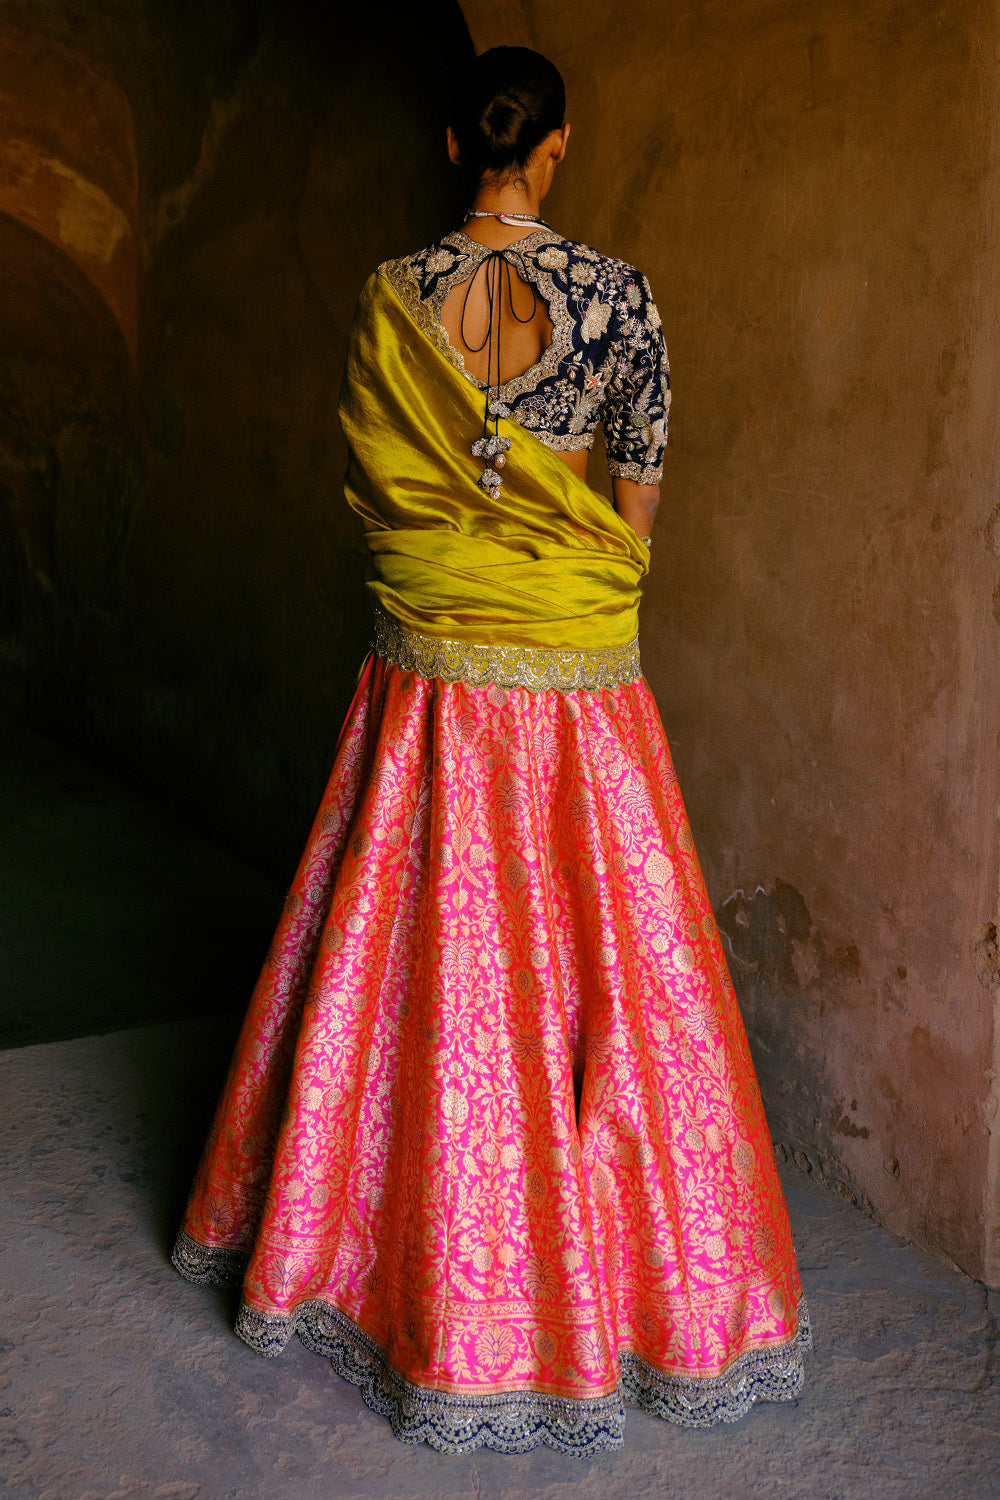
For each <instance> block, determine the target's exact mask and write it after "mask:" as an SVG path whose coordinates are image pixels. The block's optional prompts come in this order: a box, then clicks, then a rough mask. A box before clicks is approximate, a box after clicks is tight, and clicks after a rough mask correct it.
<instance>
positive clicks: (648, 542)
mask: <svg viewBox="0 0 1000 1500" xmlns="http://www.w3.org/2000/svg"><path fill="white" fill-rule="evenodd" d="M639 540H640V542H641V543H642V545H643V546H644V547H645V549H646V551H647V552H652V550H653V538H652V537H651V536H641V537H640V538H639Z"/></svg>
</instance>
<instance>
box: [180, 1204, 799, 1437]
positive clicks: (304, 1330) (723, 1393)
mask: <svg viewBox="0 0 1000 1500" xmlns="http://www.w3.org/2000/svg"><path fill="white" fill-rule="evenodd" d="M172 1259H173V1263H174V1265H175V1266H176V1268H177V1270H178V1271H179V1272H180V1273H181V1275H182V1276H184V1277H185V1278H186V1279H187V1280H188V1281H192V1282H195V1283H196V1284H199V1285H209V1284H211V1285H215V1286H233V1285H238V1284H239V1282H240V1281H241V1280H242V1276H243V1272H244V1270H245V1268H246V1264H247V1261H248V1260H249V1255H248V1254H247V1252H245V1251H239V1250H227V1249H223V1248H221V1247H212V1246H206V1245H199V1244H198V1243H197V1242H196V1241H195V1240H192V1239H191V1238H190V1236H188V1235H187V1234H185V1233H184V1231H183V1230H182V1231H181V1233H180V1234H179V1235H178V1236H177V1243H176V1245H175V1246H174V1252H173V1257H172ZM236 1332H237V1334H238V1335H239V1337H240V1338H241V1339H243V1341H244V1343H246V1344H248V1345H249V1346H250V1348H251V1349H255V1350H256V1351H257V1352H258V1353H259V1354H263V1355H265V1356H268V1357H273V1356H274V1355H277V1354H280V1353H281V1351H282V1349H284V1347H285V1345H286V1344H287V1343H288V1340H289V1339H290V1338H291V1337H292V1335H293V1334H298V1336H299V1338H300V1339H301V1341H302V1343H303V1344H304V1345H305V1346H306V1348H307V1349H310V1350H312V1352H313V1353H314V1354H321V1355H323V1356H324V1357H325V1358H327V1359H329V1360H330V1362H331V1364H332V1365H333V1367H334V1369H335V1370H336V1371H337V1373H338V1374H339V1375H342V1376H343V1377H344V1378H345V1379H346V1380H349V1381H350V1382H351V1383H352V1384H353V1385H356V1386H357V1387H358V1389H359V1390H360V1392H361V1395H362V1398H363V1399H364V1401H365V1403H366V1405H368V1406H369V1407H370V1408H371V1409H372V1411H374V1412H376V1413H377V1414H378V1415H379V1416H382V1417H385V1418H387V1419H388V1421H389V1423H390V1425H391V1427H392V1430H393V1432H394V1433H395V1434H396V1436H397V1437H398V1438H400V1439H401V1440H402V1441H403V1442H404V1443H421V1442H424V1443H428V1444H429V1445H430V1446H431V1447H432V1448H436V1449H437V1450H438V1451H439V1452H441V1453H471V1452H472V1451H473V1450H474V1449H476V1448H492V1449H494V1450H496V1451H497V1452H499V1453H526V1452H528V1450H529V1449H531V1448H535V1447H538V1446H539V1445H540V1444H547V1445H548V1446H549V1447H550V1448H555V1449H556V1450H557V1451H558V1452H560V1453H568V1454H572V1455H573V1456H574V1457H577V1458H587V1457H589V1456H590V1455H591V1454H594V1453H599V1452H601V1451H602V1450H603V1449H608V1448H620V1447H621V1445H622V1441H623V1436H624V1426H625V1405H626V1403H628V1404H630V1405H632V1406H635V1407H638V1408H639V1409H640V1410H642V1411H646V1412H649V1413H650V1414H651V1415H653V1416H656V1417H661V1418H663V1420H665V1421H667V1422H674V1423H677V1424H679V1425H680V1426H682V1427H713V1426H715V1425H716V1424H717V1423H719V1422H738V1421H739V1420H740V1418H742V1417H744V1416H746V1414H747V1412H748V1411H749V1410H750V1408H751V1407H752V1406H754V1405H755V1404H756V1403H757V1402H758V1401H794V1400H795V1398H796V1397H797V1396H798V1395H799V1393H800V1391H801V1390H802V1384H803V1380H804V1373H805V1372H804V1369H803V1357H804V1355H805V1353H806V1351H807V1350H808V1349H810V1348H811V1347H812V1334H811V1331H810V1324H809V1314H808V1310H807V1308H806V1304H805V1300H804V1299H803V1300H801V1301H800V1302H799V1306H798V1331H797V1332H796V1334H795V1337H794V1338H793V1339H792V1340H791V1342H790V1343H787V1344H781V1345H779V1346H778V1347H772V1348H768V1349H751V1350H748V1351H747V1353H746V1354H741V1355H740V1356H739V1358H738V1359H737V1360H735V1361H734V1363H733V1364H732V1365H730V1367H729V1369H728V1370H725V1371H723V1373H722V1374H720V1375H711V1376H703V1377H700V1376H691V1375H668V1374H665V1373H664V1372H663V1371H662V1370H657V1369H656V1368H654V1366H652V1365H650V1364H648V1363H647V1362H646V1360H644V1359H642V1358H641V1357H640V1356H639V1355H638V1354H634V1353H633V1352H632V1351H631V1350H623V1351H622V1353H621V1355H620V1357H619V1364H620V1367H621V1379H620V1381H619V1384H618V1388H617V1390H615V1391H613V1392H611V1394H610V1395H607V1396H599V1397H593V1398H572V1397H562V1396H548V1395H545V1394H542V1393H535V1392H530V1391H516V1392H501V1393H498V1394H492V1395H458V1394H454V1393H452V1392H448V1391H435V1390H430V1389H428V1388H427V1387H426V1386H418V1385H414V1384H413V1383H412V1382H411V1381H409V1380H406V1379H404V1377H403V1376H402V1375H400V1374H399V1373H398V1372H397V1371H396V1370H394V1369H393V1368H392V1366H391V1365H390V1363H389V1361H388V1359H387V1357H386V1355H385V1353H384V1351H383V1350H382V1349H381V1348H380V1347H379V1345H378V1344H376V1342H375V1341H374V1339H372V1338H371V1337H370V1336H369V1335H368V1334H366V1333H364V1332H363V1330H362V1329H360V1328H359V1327H358V1326H357V1324H356V1323H354V1322H352V1321H351V1319H350V1318H349V1317H347V1315H346V1314H345V1313H342V1312H341V1311H340V1310H339V1308H336V1307H333V1306H331V1305H330V1304H329V1303H326V1302H321V1301H312V1302H303V1303H301V1304H300V1305H299V1306H298V1307H297V1308H296V1309H295V1311H294V1313H292V1314H291V1315H288V1316H286V1315H280V1314H269V1313H260V1312H256V1311H255V1310H254V1309H253V1308H251V1307H248V1306H247V1305H246V1303H245V1302H241V1304H240V1310H239V1313H238V1314H237V1318H236Z"/></svg>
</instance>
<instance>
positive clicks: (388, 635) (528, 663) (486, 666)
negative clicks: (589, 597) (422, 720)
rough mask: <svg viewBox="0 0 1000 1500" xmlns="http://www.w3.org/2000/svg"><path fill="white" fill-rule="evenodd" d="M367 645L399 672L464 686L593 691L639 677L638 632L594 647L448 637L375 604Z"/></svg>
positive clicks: (615, 685)
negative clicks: (623, 642) (410, 624)
mask: <svg viewBox="0 0 1000 1500" xmlns="http://www.w3.org/2000/svg"><path fill="white" fill-rule="evenodd" d="M373 647H374V650H375V652H376V655H378V656H381V657H383V658H384V659H385V660H386V661H391V662H392V663H394V665H395V666H397V667H402V669H403V671H404V672H416V673H417V675H418V676H420V677H438V678H440V679H441V680H442V681H443V682H466V683H468V684H469V686H470V687H488V686H489V685H490V684H492V685H493V686H495V687H502V688H514V687H523V688H528V689H529V690H530V691H532V692H536V693H541V692H550V691H553V690H555V691H557V692H564V693H568V692H581V691H582V692H587V691H589V692H597V691H599V690H600V689H602V688H616V687H620V686H621V685H622V683H625V682H638V680H639V678H640V677H641V676H642V668H641V666H640V663H639V641H638V637H637V638H636V639H635V640H633V641H630V642H629V643H628V645H627V646H608V647H605V648H604V649H601V650H595V651H574V650H570V649H568V648H567V649H564V648H560V647H551V648H543V647H531V646H501V645H493V644H487V643H486V642H478V641H453V640H446V639H444V638H442V637H439V636H434V635H422V634H420V633H419V632H418V631H415V630H407V629H406V627H405V626H403V625H401V624H400V623H399V621H398V620H396V619H394V617H393V616H392V615H390V614H387V613H386V611H385V610H384V609H381V608H380V607H379V606H378V605H376V606H375V621H374V637H373Z"/></svg>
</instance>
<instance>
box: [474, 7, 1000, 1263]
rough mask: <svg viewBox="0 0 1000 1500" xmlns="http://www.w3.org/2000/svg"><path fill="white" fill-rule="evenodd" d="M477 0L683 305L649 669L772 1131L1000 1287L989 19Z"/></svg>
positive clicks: (657, 288)
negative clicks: (565, 86) (559, 101)
mask: <svg viewBox="0 0 1000 1500" xmlns="http://www.w3.org/2000/svg"><path fill="white" fill-rule="evenodd" d="M464 9H465V13H466V16H467V18H468V20H469V23H470V30H471V31H472V34H473V39H474V41H475V42H476V44H477V46H478V47H484V46H488V45H493V44H494V43H496V42H498V41H502V40H508V41H523V42H526V43H527V44H528V45H533V46H536V47H538V48H539V49H540V50H542V51H548V52H550V53H551V54H552V55H553V56H554V57H556V59H557V60H558V61H559V62H560V65H561V66H563V67H564V69H565V72H566V74H567V78H568V81H569V85H570V93H571V103H570V110H569V113H570V118H571V120H572V121H573V124H574V135H573V137H572V140H571V145H570V154H569V156H568V157H567V161H566V164H565V166H564V168H563V170H562V178H561V181H560V183H559V185H558V187H557V189H556V190H555V191H554V193H553V196H552V199H551V205H552V212H551V213H550V215H549V217H550V219H552V220H554V222H555V223H556V224H558V225H559V226H560V227H561V228H562V229H563V230H564V232H565V233H568V234H572V235H578V236H580V237H583V238H588V239H590V240H592V241H593V242H595V243H596V244H597V245H598V246H599V247H600V248H603V249H607V250H609V251H611V252H613V253H615V254H618V255H621V256H623V257H624V258H626V259H628V260H631V261H633V262H636V263H638V264H639V265H640V266H641V267H642V269H643V270H645V271H646V272H647V274H648V275H649V277H650V280H651V282H652V286H653V291H654V293H655V294H656V296H657V300H658V302H659V305H660V309H661V312H662V314H663V320H664V323H665V325H666V330H667V335H668V344H669V346H670V349H671V355H672V363H673V370H674V377H675V410H674V421H673V448H672V451H671V453H670V455H669V461H668V469H667V480H666V486H665V496H666V500H665V505H664V510H663V513H662V517H661V521H660V523H659V525H658V539H657V544H656V551H655V559H654V565H653V569H652V576H651V580H650V584H649V587H648V590H647V597H646V602H645V606H644V610H645V612H644V637H643V652H644V662H645V665H646V670H647V674H648V676H649V677H650V680H651V682H652V685H653V687H654V689H655V691H656V694H657V698H658V701H659V703H660V706H661V711H662V713H663V716H664V719H665V722H666V725H667V730H668V733H669V734H670V736H671V740H672V743H673V746H674V749H675V752H676V758H677V762H678V769H679V773H680V776H681V784H682V786H683V787H684V789H685V793H686V796H687V800H688V803H689V807H690V811H691V815H692V821H693V824H694V828H695V834H696V837H697V840H698V847H699V850H700V853H701V856H702V861H703V864H704V866H705V871H706V875H707V878H708V882H709V887H710V891H711V894H712V897H713V901H714V904H715V906H716V911H717V913H718V916H719V919H720V925H721V926H722V927H723V929H724V931H725V933H726V936H727V938H728V942H729V948H730V954H731V962H732V969H733V973H734V977H735V980H736V982H737V986H738V989H739V992H740V997H741V1001H742V1004H743V1009H744V1013H745V1015H746V1018H747V1021H748V1023H749V1027H750V1030H751V1034H752V1040H753V1045H754V1050H755V1056H756V1058H757V1062H758V1066H759V1072H760V1077H761V1083H762V1087H763V1090H764V1094H765V1098H766V1100H767V1102H768V1106H769V1112H770V1116H771V1121H772V1126H773V1128H774V1131H775V1134H776V1136H777V1138H778V1139H779V1140H780V1141H782V1142H784V1143H787V1146H788V1148H789V1149H790V1150H794V1151H797V1152H798V1153H799V1154H798V1158H797V1159H798V1160H799V1162H800V1164H801V1165H802V1166H803V1168H805V1169H809V1170H813V1171H816V1172H820V1171H822V1172H823V1173H825V1174H826V1175H828V1176H829V1177H830V1179H831V1181H832V1183H833V1184H834V1185H837V1186H838V1187H839V1191H841V1192H842V1193H843V1194H844V1195H845V1196H847V1197H849V1198H853V1199H854V1200H855V1201H858V1202H859V1203H861V1204H862V1205H863V1206H867V1207H871V1206H872V1205H874V1207H875V1208H876V1210H877V1211H878V1212H879V1214H880V1215H881V1216H882V1217H883V1218H884V1219H885V1220H886V1221H887V1222H888V1223H890V1224H892V1225H893V1226H894V1227H896V1228H898V1229H899V1230H901V1231H902V1232H903V1233H905V1234H907V1235H911V1236H913V1237H914V1238H916V1239H918V1240H920V1241H922V1242H923V1243H925V1244H927V1245H930V1246H932V1247H934V1248H936V1249H938V1250H939V1251H943V1252H944V1253H945V1254H947V1255H949V1256H951V1257H953V1258H954V1259H955V1260H957V1261H958V1262H959V1263H960V1264H961V1265H962V1266H963V1267H965V1268H966V1269H967V1270H970V1271H972V1272H973V1273H974V1274H976V1275H979V1276H984V1275H985V1276H988V1277H989V1278H991V1279H992V1280H994V1281H998V1280H1000V1242H998V1239H997V1230H998V1225H1000V1200H998V1196H997V1173H996V1160H995V1151H996V1145H995V1142H994V1140H993V1138H992V1137H991V1135H990V1130H991V1127H992V1126H993V1124H994V1122H995V1118H996V1114H995V1112H996V1107H997V1096H996V1069H997V1062H996V1060H995V1057H994V1047H995V1045H996V1043H995V1022H994V1012H995V1008H996V1002H997V967H996V946H995V927H994V926H992V925H991V924H994V923H995V921H996V905H997V828H996V806H997V802H996V792H997V760H996V749H997V729H998V704H1000V694H998V682H997V620H998V619H1000V609H994V607H992V606H991V600H992V598H993V596H994V588H995V586H996V585H997V578H998V566H997V565H998V559H1000V545H998V542H1000V534H998V531H997V527H996V522H995V520H994V522H993V530H992V533H991V530H990V517H991V513H992V514H993V516H994V517H995V516H996V514H997V513H996V512H995V511H994V510H993V507H994V505H995V503H996V498H997V490H996V435H995V412H996V406H997V396H998V378H997V377H998V371H997V352H996V351H997V290H996V263H997V262H996V234H995V211H994V207H993V205H994V203H995V199H996V194H997V191H998V188H1000V181H998V173H997V162H996V155H995V141H994V138H993V125H992V115H993V112H994V111H995V110H996V106H997V82H996V74H995V55H996V40H997V26H996V15H995V10H994V6H993V4H992V3H984V0H962V3H956V4H954V5H951V6H949V7H947V8H942V7H937V6H935V7H923V6H917V7H901V6H899V5H896V4H895V3H890V0H876V3H874V4H873V3H870V0H864V3H861V0H819V3H817V4H809V5H806V4H803V3H801V0H799V3H789V0H785V3H782V0H743V3H739V0H737V3H731V0H727V3H726V4H720V3H709V4H705V3H685V0H681V3H678V4H674V5H672V6H669V7H666V8H664V7H662V6H653V5H648V6H647V5H642V6H634V7H628V8H627V10H621V11H615V12H612V11H611V10H610V8H609V7H607V6H602V5H599V4H583V5H581V4H579V3H577V0H565V3H558V4H553V3H549V0H546V3H544V4H542V3H530V0H525V3H522V4H521V5H520V6H519V7H517V9H516V11H515V12H511V11H510V9H509V7H508V6H507V5H504V6H502V7H501V6H499V5H493V4H489V3H480V0H466V3H465V5H464ZM997 597H1000V595H998V596H997Z"/></svg>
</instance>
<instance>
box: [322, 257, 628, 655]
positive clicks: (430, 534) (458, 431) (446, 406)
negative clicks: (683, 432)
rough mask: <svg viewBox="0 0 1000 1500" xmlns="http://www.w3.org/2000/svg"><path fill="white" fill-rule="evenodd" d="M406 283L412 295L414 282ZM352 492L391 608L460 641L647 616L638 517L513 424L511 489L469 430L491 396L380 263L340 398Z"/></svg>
mask: <svg viewBox="0 0 1000 1500" xmlns="http://www.w3.org/2000/svg"><path fill="white" fill-rule="evenodd" d="M400 291H401V292H402V294H403V295H404V296H405V295H406V287H405V284H404V285H402V286H401V288H400ZM340 419H341V423H342V424H343V428H344V432H345V433H346V435H347V440H348V445H349V448H350V465H349V468H348V474H347V480H346V485H345V489H346V494H347V498H348V501H349V503H350V504H351V505H352V506H353V508H354V509H355V510H356V511H357V513H358V515H359V516H360V517H361V518H362V521H363V522H364V526H365V537H366V540H367V543H368V546H369V549H370V551H371V555H372V562H373V566H374V570H375V577H374V579H373V580H372V582H371V583H370V584H369V587H370V588H371V590H372V593H373V594H374V595H375V597H376V598H377V599H378V601H379V603H380V604H381V605H382V606H383V608H384V609H385V610H386V611H387V612H388V613H389V614H390V615H393V616H394V617H395V618H396V619H397V620H399V621H400V622H401V623H402V624H403V625H405V626H406V627H407V628H409V629H410V630H414V631H419V632H421V633H423V634H426V635H436V636H446V637H450V638H452V639H457V640H471V641H482V640H484V639H487V640H494V641H497V642H499V643H502V644H506V645H516V646H525V647H542V648H545V647H553V648H565V647H569V648H573V649H582V650H600V649H603V648H606V647H613V646H623V645H625V644H627V643H628V642H629V641H631V640H633V639H634V638H635V635H636V633H637V630H638V608H639V592H640V588H641V585H642V579H643V577H644V575H645V573H646V571H647V567H648V558H647V554H646V549H645V548H644V547H643V546H642V544H641V542H640V541H639V539H638V537H637V536H636V535H635V532H634V531H633V530H632V529H631V527H630V526H629V525H628V524H627V523H626V522H625V521H623V520H622V518H621V517H620V516H619V515H618V514H617V513H616V512H615V510H614V509H613V508H612V506H611V505H609V503H608V502H607V501H606V500H605V499H604V498H603V497H602V496H601V495H599V494H597V492H596V491H595V490H592V489H591V488H590V486H589V485H587V484H586V483H584V481H583V480H582V479H579V478H578V477H577V476H576V475H575V474H574V473H573V471H572V470H571V469H570V467H569V465H568V464H566V463H564V462H563V461H562V460H561V459H560V458H559V457H558V456H557V455H556V454H554V453H552V452H550V451H549V449H548V448H546V447H545V445H544V444H543V443H540V442H539V441H538V439H537V438H535V437H533V436H532V435H531V434H530V433H529V432H527V431H525V429H523V428H521V427H519V426H517V424H516V423H514V422H510V421H507V420H505V419H501V420H500V423H499V428H500V432H501V433H502V434H504V435H507V436H509V437H510V438H511V447H510V451H509V453H508V455H507V465H506V468H505V469H504V476H503V487H502V490H501V494H500V498H499V499H496V500H495V499H493V498H492V496H490V495H489V494H487V493H486V492H485V491H483V490H482V489H480V488H479V486H478V483H477V480H478V478H479V476H480V474H481V473H482V464H481V463H480V462H478V461H477V460H476V459H475V458H473V456H472V453H471V451H470V448H471V444H472V442H473V441H474V440H475V438H477V437H478V436H479V434H480V432H481V430H482V425H483V395H482V393H481V392H480V391H479V390H478V388H477V387H476V386H475V385H474V384H473V383H472V382H471V381H470V380H469V379H468V377H467V376H465V375H463V374H462V373H461V371H459V370H458V369H457V368H456V366H455V365H453V364H452V363H451V361H450V360H448V359H447V358H446V357H445V355H444V354H443V353H442V352H441V351H440V350H439V349H438V348H436V347H435V345H434V343H433V342H432V341H431V339H429V338H428V337H427V336H426V335H425V333H424V332H423V331H422V330H421V328H420V327H419V326H418V325H417V324H416V323H415V322H414V320H413V317H412V316H411V313H410V311H408V309H407V308H406V307H405V306H404V304H403V301H401V299H400V292H398V291H397V290H396V289H395V288H394V287H393V285H392V284H391V282H390V280H389V278H388V276H387V275H386V274H384V273H382V272H377V273H375V274H374V275H373V276H372V277H370V278H369V280H368V282H367V283H366V285H365V288H364V291H363V292H362V294H361V300H360V303H359V308H358V315H357V317H356V319H355V323H354V328H353V331H352V335H351V342H350V349H349V354H348V361H347V368H346V372H345V376H344V384H343V389H342V393H341V400H340Z"/></svg>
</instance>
